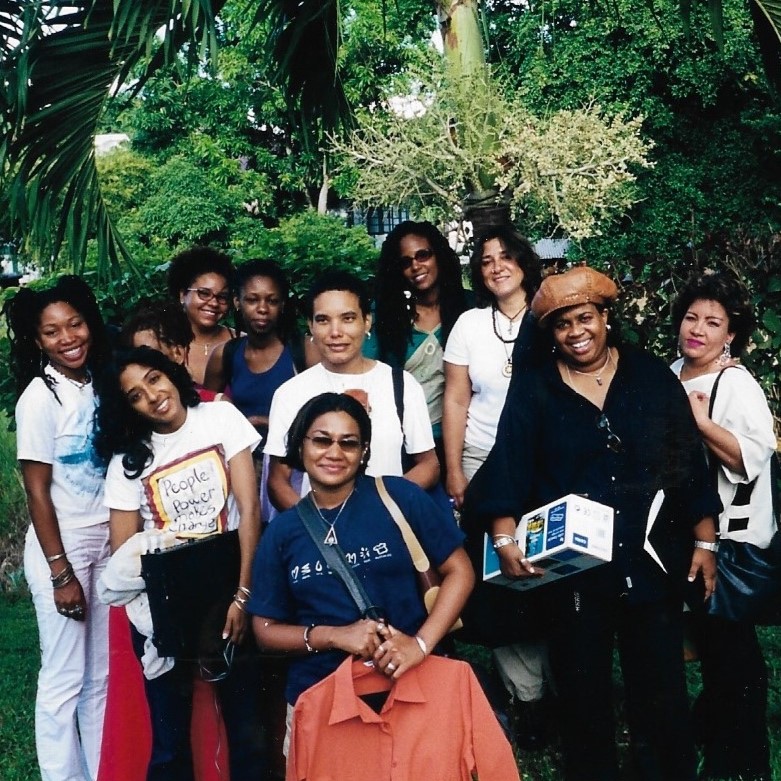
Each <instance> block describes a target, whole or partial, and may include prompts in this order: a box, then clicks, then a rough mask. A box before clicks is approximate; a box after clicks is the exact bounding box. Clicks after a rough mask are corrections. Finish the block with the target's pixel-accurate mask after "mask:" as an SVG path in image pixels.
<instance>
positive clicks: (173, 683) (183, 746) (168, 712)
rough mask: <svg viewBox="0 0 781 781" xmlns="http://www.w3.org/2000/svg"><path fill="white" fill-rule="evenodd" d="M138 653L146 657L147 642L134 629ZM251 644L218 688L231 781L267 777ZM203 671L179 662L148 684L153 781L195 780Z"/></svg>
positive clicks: (149, 777)
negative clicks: (195, 723) (193, 732)
mask: <svg viewBox="0 0 781 781" xmlns="http://www.w3.org/2000/svg"><path fill="white" fill-rule="evenodd" d="M131 634H132V638H133V646H134V648H135V650H136V654H137V655H138V656H139V658H140V656H141V653H142V652H143V637H142V636H141V635H140V634H139V633H138V632H137V631H136V630H135V629H133V630H132V632H131ZM251 645H252V644H251V643H250V642H247V643H245V644H244V646H242V648H240V649H237V651H236V655H235V657H234V660H233V666H232V668H231V671H230V674H229V675H228V676H227V677H226V678H224V679H223V680H220V681H217V682H216V683H215V684H214V686H215V687H216V690H217V697H218V698H219V701H220V709H221V711H222V717H223V720H224V722H225V733H226V735H227V737H228V756H229V760H230V778H231V781H259V780H262V779H265V778H266V773H267V766H268V755H267V749H266V744H265V735H264V733H263V729H262V726H261V723H260V709H259V705H260V702H259V700H260V690H261V684H260V676H259V664H258V659H257V658H256V656H255V654H254V653H253V650H252V647H251ZM197 674H198V666H197V665H196V664H194V663H191V662H176V664H174V666H173V668H172V669H171V670H169V671H168V672H167V673H164V674H163V675H161V676H160V677H158V678H153V679H152V680H147V679H146V678H145V679H144V688H145V691H146V699H147V702H148V703H149V713H150V716H151V719H152V756H151V758H150V760H149V770H148V771H147V781H193V779H194V775H193V760H192V748H191V746H190V721H191V718H192V699H193V678H194V676H195V675H197Z"/></svg>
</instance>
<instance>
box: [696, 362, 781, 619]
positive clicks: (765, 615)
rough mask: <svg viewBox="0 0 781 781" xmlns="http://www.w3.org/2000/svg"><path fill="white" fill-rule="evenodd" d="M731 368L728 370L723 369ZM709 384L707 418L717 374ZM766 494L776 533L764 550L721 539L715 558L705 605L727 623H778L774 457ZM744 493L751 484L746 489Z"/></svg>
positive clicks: (780, 588)
mask: <svg viewBox="0 0 781 781" xmlns="http://www.w3.org/2000/svg"><path fill="white" fill-rule="evenodd" d="M727 368H731V367H727ZM726 370H727V369H726V368H725V369H722V370H721V371H720V372H719V375H718V377H716V381H715V382H714V383H713V390H712V391H711V396H710V403H709V406H708V415H709V416H711V417H712V415H713V404H714V402H715V400H716V391H717V390H718V386H719V381H720V380H721V375H722V374H724V372H725V371H726ZM770 472H771V479H770V485H771V488H770V491H771V496H772V501H773V516H774V518H775V521H776V532H775V534H773V537H772V539H771V541H770V545H769V546H768V547H767V548H760V547H758V546H756V545H752V544H751V543H749V542H736V541H735V540H730V539H722V540H721V541H720V543H719V551H718V553H717V555H716V574H717V578H716V590H715V591H714V592H713V595H712V596H711V598H710V600H709V602H708V614H709V615H712V616H718V617H719V618H724V619H727V620H728V621H746V622H750V623H752V624H766V625H778V624H781V531H779V529H780V528H781V526H779V497H778V480H779V474H780V473H781V470H780V469H779V463H778V454H777V453H774V454H773V455H772V457H771V462H770ZM711 473H712V475H713V481H714V485H716V479H717V478H716V476H717V474H718V463H717V461H716V459H715V457H713V456H711ZM747 490H748V493H749V494H750V492H751V491H753V490H754V484H753V483H752V484H751V485H750V486H747Z"/></svg>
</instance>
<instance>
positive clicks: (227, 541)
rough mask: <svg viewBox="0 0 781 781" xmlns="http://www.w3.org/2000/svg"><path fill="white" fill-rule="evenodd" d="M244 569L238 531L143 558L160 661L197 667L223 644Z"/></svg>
mask: <svg viewBox="0 0 781 781" xmlns="http://www.w3.org/2000/svg"><path fill="white" fill-rule="evenodd" d="M240 568H241V551H240V548H239V532H238V531H237V530H234V531H229V532H224V533H222V534H212V535H210V536H209V537H204V538H202V539H197V540H193V541H192V542H185V543H182V544H181V545H175V546H174V547H172V548H165V549H163V550H160V551H155V552H153V553H146V554H144V555H143V556H141V575H142V577H143V578H144V582H145V583H146V592H147V595H148V597H149V609H150V612H151V614H152V626H153V628H154V635H153V637H152V642H153V643H154V645H155V648H156V649H157V652H158V653H159V654H160V656H173V657H175V658H176V659H182V660H192V661H196V660H200V659H203V658H204V657H205V656H209V655H210V654H211V653H212V651H213V649H214V648H215V646H217V645H219V644H220V641H221V640H222V629H223V627H224V626H225V616H226V614H227V612H228V608H229V607H230V604H231V601H232V600H233V596H234V595H235V593H236V587H237V586H238V583H239V572H240ZM223 644H224V642H223Z"/></svg>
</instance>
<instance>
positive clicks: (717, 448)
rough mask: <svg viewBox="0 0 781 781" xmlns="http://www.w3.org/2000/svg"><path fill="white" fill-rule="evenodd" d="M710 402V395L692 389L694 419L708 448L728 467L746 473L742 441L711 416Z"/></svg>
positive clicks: (690, 401) (691, 399)
mask: <svg viewBox="0 0 781 781" xmlns="http://www.w3.org/2000/svg"><path fill="white" fill-rule="evenodd" d="M709 403H710V396H707V395H706V394H704V393H701V392H700V391H692V392H691V393H690V394H689V404H690V405H691V408H692V413H693V414H694V421H695V423H696V424H697V428H698V429H699V431H700V434H701V435H702V438H703V440H704V441H705V444H706V445H707V447H708V450H710V451H711V453H712V454H713V455H714V456H715V457H716V458H717V459H718V460H719V462H720V463H722V464H724V465H725V466H726V467H727V468H728V469H731V470H732V471H733V472H737V473H738V474H741V475H745V474H746V467H745V465H744V463H743V454H742V453H741V452H740V443H739V442H738V439H737V437H736V436H735V435H734V434H732V433H731V432H730V431H728V430H727V429H725V428H724V427H723V426H720V425H719V424H718V423H715V422H714V421H713V420H712V419H711V418H710V416H709V415H708V406H709Z"/></svg>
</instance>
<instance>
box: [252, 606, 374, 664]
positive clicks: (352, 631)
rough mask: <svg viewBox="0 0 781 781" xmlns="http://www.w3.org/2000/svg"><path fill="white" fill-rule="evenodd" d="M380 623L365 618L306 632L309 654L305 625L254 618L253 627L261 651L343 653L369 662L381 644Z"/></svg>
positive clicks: (315, 628) (314, 628)
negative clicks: (305, 636) (306, 641)
mask: <svg viewBox="0 0 781 781" xmlns="http://www.w3.org/2000/svg"><path fill="white" fill-rule="evenodd" d="M379 626H380V624H378V623H377V622H376V621H372V620H371V619H368V618H362V619H360V620H359V621H356V622H354V623H352V624H348V625H347V626H326V625H324V624H320V625H317V626H315V627H311V628H310V629H309V631H308V632H307V640H308V642H309V647H310V648H311V649H312V651H311V652H310V651H309V649H307V647H306V644H305V643H304V630H305V629H306V627H305V626H300V625H297V624H281V623H279V622H278V621H275V620H274V619H273V618H266V617H265V616H253V618H252V628H253V630H254V633H255V639H256V640H257V641H258V645H259V646H261V648H267V649H268V650H270V651H285V652H287V653H291V654H298V655H299V656H304V655H306V654H308V653H313V652H315V651H333V650H338V651H344V652H345V653H348V654H354V655H355V656H360V657H361V658H362V659H370V658H371V657H372V655H373V654H374V652H375V651H376V650H377V648H378V647H379V645H380V643H381V642H382V638H381V637H380V636H379V634H378V631H377V630H378V627H379Z"/></svg>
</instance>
